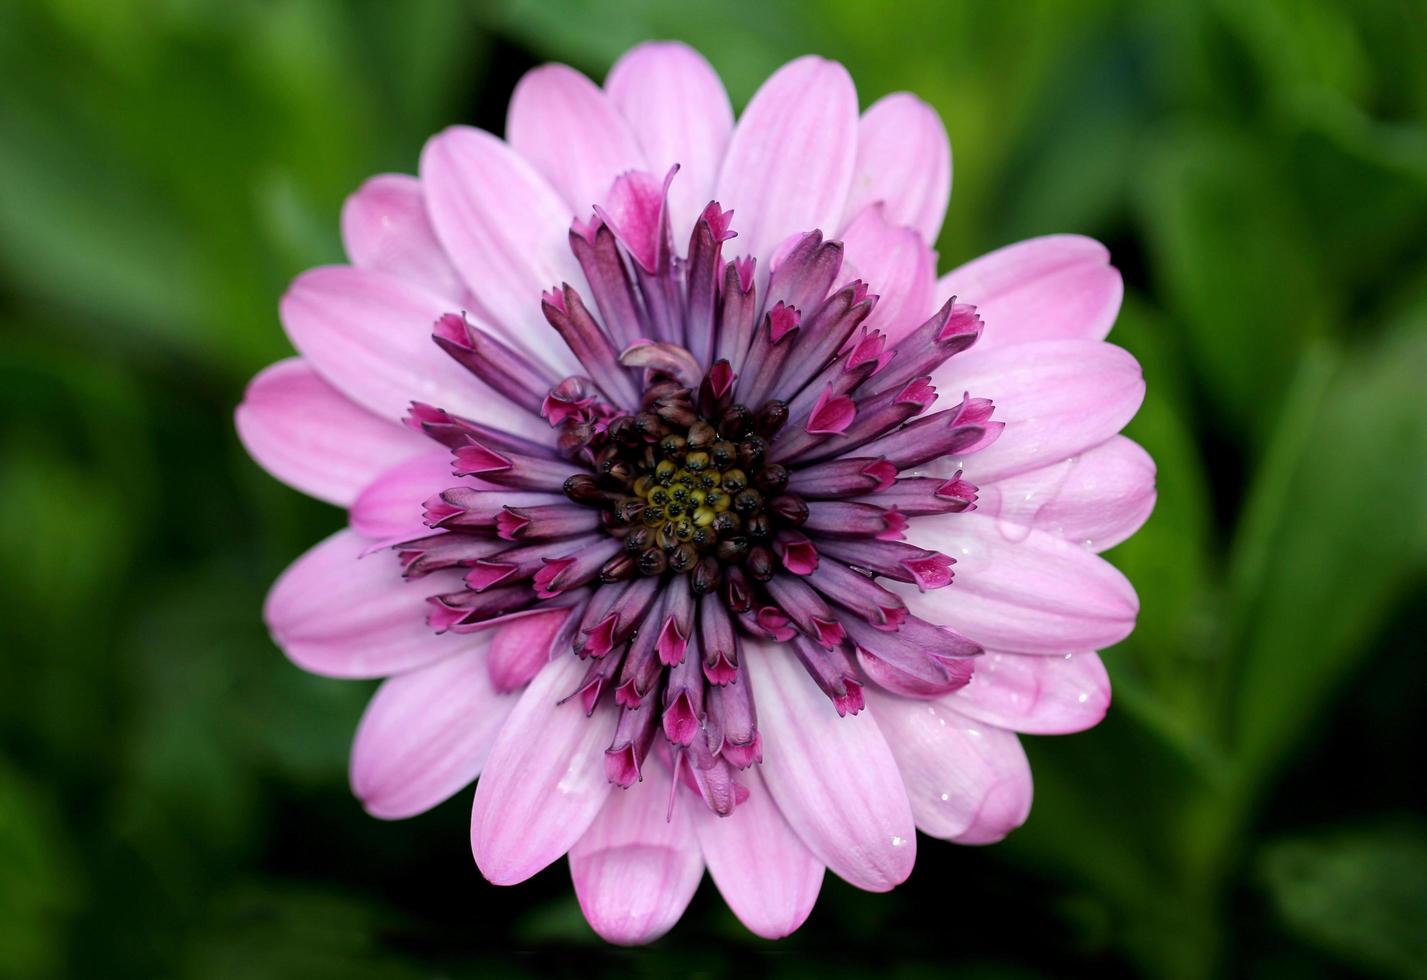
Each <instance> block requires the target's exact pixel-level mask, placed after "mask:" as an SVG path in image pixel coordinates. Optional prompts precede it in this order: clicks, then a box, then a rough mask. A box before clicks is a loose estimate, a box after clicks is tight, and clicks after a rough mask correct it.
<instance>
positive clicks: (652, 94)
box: [604, 41, 733, 251]
mask: <svg viewBox="0 0 1427 980" xmlns="http://www.w3.org/2000/svg"><path fill="white" fill-rule="evenodd" d="M604 87H605V91H606V92H607V93H608V94H609V98H610V101H611V102H613V103H614V105H615V108H617V109H618V110H619V111H620V113H621V114H622V115H623V116H624V118H625V120H626V121H627V122H628V123H629V126H630V128H631V129H632V130H634V135H635V137H636V138H637V139H638V140H639V145H640V146H641V147H642V148H643V150H644V158H645V159H646V160H647V161H648V163H649V170H650V171H651V172H652V173H654V174H656V175H659V176H662V175H663V174H666V173H668V172H669V168H670V167H672V166H673V165H674V164H676V163H677V164H678V165H679V175H678V176H677V177H675V178H674V183H673V184H672V185H670V188H669V213H670V221H671V227H672V228H673V230H674V238H675V242H676V244H677V245H678V246H679V249H680V251H683V248H684V245H685V244H686V240H687V236H688V233H689V229H690V228H692V227H693V224H694V219H696V218H697V217H698V216H699V213H700V212H701V211H702V210H703V208H704V206H705V205H706V204H708V203H709V201H710V200H712V199H713V196H714V182H715V181H716V180H717V179H718V170H719V164H721V163H722V162H723V153H724V149H725V148H726V147H727V146H728V137H729V133H730V132H732V130H733V110H732V109H731V108H730V107H729V104H728V93H726V92H725V91H724V89H723V82H721V81H719V77H718V74H717V73H716V72H715V71H714V70H713V68H711V67H709V63H708V62H707V61H705V60H704V57H703V55H701V54H699V53H698V52H697V51H695V50H694V49H693V48H691V47H689V46H688V45H687V44H681V43H679V42H678V41H649V42H646V43H644V44H641V45H639V46H637V47H635V48H632V49H631V50H630V51H628V52H627V53H626V54H625V55H624V56H623V57H621V58H620V59H619V61H617V62H615V65H614V67H613V68H611V69H610V72H609V77H608V78H606V79H605V83H604Z"/></svg>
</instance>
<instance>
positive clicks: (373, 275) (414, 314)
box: [282, 266, 551, 440]
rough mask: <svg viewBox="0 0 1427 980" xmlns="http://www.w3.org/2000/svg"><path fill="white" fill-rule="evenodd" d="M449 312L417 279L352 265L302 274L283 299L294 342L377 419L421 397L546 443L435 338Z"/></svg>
mask: <svg viewBox="0 0 1427 980" xmlns="http://www.w3.org/2000/svg"><path fill="white" fill-rule="evenodd" d="M537 295H538V293H537ZM448 312H450V306H449V303H448V302H447V301H446V300H444V299H442V298H441V297H439V296H437V295H435V294H434V293H430V292H427V291H426V290H424V289H422V288H421V287H420V286H417V285H416V284H415V283H411V282H407V281H405V280H402V279H397V278H396V277H394V276H390V275H387V274H385V273H380V272H371V271H367V270H363V269H354V268H352V267H351V266H326V267H323V268H320V269H311V270H309V271H307V272H304V273H303V274H302V275H300V276H298V277H297V279H296V281H294V282H293V284H292V286H291V287H289V288H288V291H287V294H286V295H285V296H283V298H282V322H283V326H284V327H286V329H287V334H288V337H290V338H291V339H292V343H293V346H295V347H296V348H297V349H298V351H299V352H300V353H301V354H302V355H303V357H304V359H305V360H306V361H307V362H308V363H309V364H311V365H312V367H314V368H316V369H317V371H318V373H320V374H321V375H322V376H323V377H324V378H325V379H326V380H327V381H329V382H331V383H332V384H333V385H334V386H335V387H336V388H337V389H338V390H340V391H341V392H342V393H343V394H344V395H346V396H347V397H348V398H351V399H352V400H353V401H355V402H357V403H358V404H359V405H361V406H363V407H364V408H367V409H369V410H371V411H373V412H375V413H376V414H377V415H380V416H381V417H382V418H385V419H390V420H392V421H393V422H396V421H399V420H400V419H401V418H402V417H403V416H404V415H405V414H406V411H407V408H408V407H409V406H410V404H411V402H412V401H413V400H415V401H423V402H427V403H429V404H432V405H438V406H440V407H441V408H444V409H446V410H447V411H449V412H454V413H456V414H458V415H466V416H470V417H472V418H475V419H477V420H478V421H481V422H485V423H487V424H489V425H495V426H499V427H502V428H507V429H509V430H511V431H513V432H518V433H520V434H522V435H529V436H531V437H533V438H544V439H547V440H548V439H549V427H548V426H546V425H545V424H544V423H543V422H542V421H541V420H540V419H537V418H535V417H534V416H532V415H531V414H530V413H528V412H526V411H524V410H523V409H520V408H517V407H516V406H515V405H513V404H511V403H510V402H508V401H506V400H505V399H504V398H502V397H500V396H498V395H496V394H495V393H494V392H492V391H491V390H490V389H489V388H487V387H486V386H485V385H484V384H482V383H481V382H479V381H477V380H476V378H475V377H474V376H473V375H471V374H470V373H469V372H467V371H466V370H465V369H464V368H462V367H461V366H460V365H458V364H457V363H456V362H455V361H453V360H452V359H451V358H450V357H448V356H447V355H446V354H444V353H442V351H441V349H440V348H439V347H437V346H436V344H435V343H433V342H432V340H431V327H432V324H433V323H435V321H436V318H437V317H439V316H440V315H441V314H442V313H448ZM546 332H547V333H548V332H551V331H549V330H548V329H547V331H546Z"/></svg>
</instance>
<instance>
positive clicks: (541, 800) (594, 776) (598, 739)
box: [471, 656, 615, 885]
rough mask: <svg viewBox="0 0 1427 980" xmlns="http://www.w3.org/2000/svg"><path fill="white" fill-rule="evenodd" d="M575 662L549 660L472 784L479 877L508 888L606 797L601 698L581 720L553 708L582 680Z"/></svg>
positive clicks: (559, 850) (606, 703)
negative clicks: (590, 713) (589, 713)
mask: <svg viewBox="0 0 1427 980" xmlns="http://www.w3.org/2000/svg"><path fill="white" fill-rule="evenodd" d="M586 666H587V665H586V664H585V663H584V662H583V661H581V660H580V659H579V658H578V657H574V656H563V657H557V658H556V659H554V660H552V661H550V663H549V664H547V665H546V666H545V668H544V669H543V670H541V671H540V673H539V674H537V675H536V677H535V680H533V681H531V683H530V686H529V687H528V688H526V689H525V693H524V694H522V695H521V697H520V702H519V703H518V704H517V705H516V706H515V710H514V711H513V712H511V715H510V718H509V720H508V721H507V722H506V723H505V727H504V728H502V729H501V732H500V735H499V736H498V737H497V738H496V743H495V747H494V748H492V749H491V754H490V758H489V759H487V761H486V767H485V773H484V775H482V776H481V780H480V782H479V783H477V784H476V802H475V806H474V808H473V809H472V812H471V852H472V853H473V854H474V855H475V858H476V865H477V867H479V868H480V869H481V874H483V875H485V876H486V878H488V879H489V880H490V881H492V882H494V883H495V884H497V885H513V884H516V883H517V882H521V881H524V880H525V879H527V878H529V877H530V876H531V875H533V874H535V873H536V872H537V871H540V870H541V869H542V868H545V867H546V866H548V865H549V864H551V863H552V862H554V861H556V860H557V859H559V858H560V857H561V856H562V855H563V854H564V853H565V852H566V851H568V850H569V849H570V845H572V844H573V843H575V841H577V840H579V839H580V837H581V835H583V834H584V832H585V830H586V829H587V828H588V827H589V826H590V824H591V822H593V821H594V819H595V816H596V814H598V813H599V811H600V808H601V807H602V806H603V805H604V802H605V798H606V797H607V796H608V795H609V789H610V784H609V781H608V780H607V779H606V778H605V772H604V761H603V760H604V749H605V746H607V745H608V744H609V740H610V737H611V735H612V734H613V732H614V722H615V712H614V707H613V705H612V703H611V702H610V700H609V699H608V698H606V699H604V700H603V701H602V702H601V703H600V705H599V706H597V707H596V708H595V713H594V717H592V718H586V717H585V714H584V711H583V710H582V709H581V707H580V703H579V700H578V699H576V700H573V701H567V702H565V703H564V704H560V703H559V701H560V699H562V698H564V697H566V696H568V695H569V694H570V693H571V692H572V691H574V690H575V688H576V687H578V686H579V683H580V680H581V679H582V678H583V677H584V674H585V668H586Z"/></svg>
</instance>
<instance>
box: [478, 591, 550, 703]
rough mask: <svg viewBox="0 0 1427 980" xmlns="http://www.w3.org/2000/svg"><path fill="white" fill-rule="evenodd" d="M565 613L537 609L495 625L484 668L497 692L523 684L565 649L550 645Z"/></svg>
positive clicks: (513, 688)
mask: <svg viewBox="0 0 1427 980" xmlns="http://www.w3.org/2000/svg"><path fill="white" fill-rule="evenodd" d="M569 615H570V610H568V609H559V610H556V611H554V612H537V613H532V614H531V615H529V616H521V617H519V618H518V619H514V620H511V621H510V622H508V623H506V624H505V625H504V626H497V627H496V628H495V630H494V631H493V633H494V636H492V638H491V648H490V652H489V654H488V655H487V657H486V668H487V673H489V674H490V679H491V683H492V684H494V685H495V689H496V690H497V691H501V692H505V691H514V690H518V689H519V688H522V687H524V686H525V685H526V684H529V683H530V682H531V680H533V679H534V678H535V675H536V674H538V673H540V670H541V668H543V667H544V666H545V664H547V663H548V662H549V661H550V659H551V658H552V656H553V655H555V654H557V653H564V652H566V651H565V650H558V651H557V650H555V649H554V647H553V644H554V642H555V639H556V638H557V637H558V636H559V635H560V627H561V626H563V625H564V624H565V620H566V618H568V617H569ZM567 649H568V648H567Z"/></svg>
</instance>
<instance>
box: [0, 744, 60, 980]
mask: <svg viewBox="0 0 1427 980" xmlns="http://www.w3.org/2000/svg"><path fill="white" fill-rule="evenodd" d="M64 833H65V825H64V822H63V821H62V820H61V819H60V817H59V814H58V813H57V812H56V807H55V805H54V801H53V800H52V799H50V798H49V796H48V794H47V793H46V792H45V791H44V789H43V788H41V787H37V786H35V785H34V784H33V783H31V782H30V781H29V780H27V779H25V778H23V777H22V775H21V774H20V773H19V772H18V771H16V770H15V769H13V768H12V767H11V766H10V764H9V763H7V762H5V761H4V760H3V759H0V976H6V977H35V978H39V977H51V976H56V977H57V976H61V975H63V967H64V958H65V953H64V939H65V929H66V926H67V922H66V920H67V918H68V917H69V915H70V914H71V913H72V912H73V911H74V909H75V906H76V905H77V904H78V899H79V885H78V883H77V881H76V875H75V869H74V866H73V856H72V855H71V854H70V842H69V841H68V840H66V839H65V836H64Z"/></svg>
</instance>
